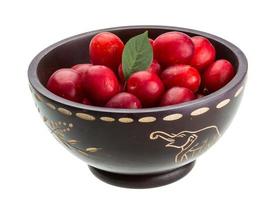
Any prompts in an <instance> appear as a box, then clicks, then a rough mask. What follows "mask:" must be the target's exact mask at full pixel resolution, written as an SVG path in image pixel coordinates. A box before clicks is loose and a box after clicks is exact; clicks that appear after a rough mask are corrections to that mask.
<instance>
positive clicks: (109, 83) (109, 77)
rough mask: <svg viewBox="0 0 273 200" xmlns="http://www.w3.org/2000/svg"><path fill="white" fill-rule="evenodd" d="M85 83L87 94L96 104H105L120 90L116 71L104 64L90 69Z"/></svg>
mask: <svg viewBox="0 0 273 200" xmlns="http://www.w3.org/2000/svg"><path fill="white" fill-rule="evenodd" d="M83 83H84V88H85V92H86V95H87V96H88V98H89V99H90V100H91V102H92V103H94V104H95V105H100V106H104V105H105V104H106V103H107V102H108V100H109V99H110V98H112V97H113V96H114V95H116V94H117V93H118V92H119V91H120V85H119V82H118V80H117V78H116V75H115V74H114V72H113V71H112V70H111V69H109V68H108V67H106V66H102V65H94V66H93V67H91V68H90V69H88V71H87V72H86V75H85V79H84V81H83Z"/></svg>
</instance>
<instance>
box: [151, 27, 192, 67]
mask: <svg viewBox="0 0 273 200" xmlns="http://www.w3.org/2000/svg"><path fill="white" fill-rule="evenodd" d="M153 49H154V57H155V59H156V60H157V61H158V62H159V64H160V65H162V66H163V67H168V66H171V65H176V64H190V62H191V59H192V56H193V53H194V46H193V42H192V40H191V38H190V37H189V36H188V35H186V34H185V33H181V32H175V31H173V32H167V33H163V34H161V35H159V36H158V37H157V38H156V39H155V40H154V42H153Z"/></svg>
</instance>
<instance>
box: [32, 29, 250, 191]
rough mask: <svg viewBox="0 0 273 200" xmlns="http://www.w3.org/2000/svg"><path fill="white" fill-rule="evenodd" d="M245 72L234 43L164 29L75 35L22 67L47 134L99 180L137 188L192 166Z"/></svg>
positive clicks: (227, 118)
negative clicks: (50, 133) (26, 68)
mask: <svg viewBox="0 0 273 200" xmlns="http://www.w3.org/2000/svg"><path fill="white" fill-rule="evenodd" d="M106 33H107V34H106ZM103 34H106V36H104V35H103ZM98 35H99V36H100V37H97V36H98ZM196 37H197V39H194V38H196ZM96 38H97V39H96ZM149 39H150V40H149ZM109 40H110V41H111V40H113V42H109ZM152 40H153V41H152ZM176 40H179V41H176ZM92 41H96V43H95V45H92ZM100 43H101V44H102V45H103V46H104V48H103V49H97V50H95V53H94V52H93V53H94V55H93V53H92V50H93V48H101V47H100V45H99V44H100ZM122 44H123V45H122ZM88 47H89V48H88ZM134 47H137V48H134ZM174 48H177V49H174ZM172 49H173V53H174V54H173V57H170V56H171V55H172V53H171V52H172ZM213 50H215V52H214V51H213ZM164 51H165V53H164ZM94 56H95V57H96V56H98V57H96V58H94ZM100 56H102V57H100ZM161 56H162V57H161ZM153 63H155V64H156V66H153V67H152V65H153ZM63 66H65V67H66V68H63ZM151 68H152V69H153V70H151ZM246 74H247V60H246V58H245V56H244V54H243V53H242V51H241V50H240V49H239V48H237V47H236V46H234V45H233V44H231V43H230V42H228V41H226V40H224V39H221V38H219V37H217V36H214V35H211V34H208V33H204V32H200V31H196V30H190V29H184V28H176V27H164V26H132V27H118V28H110V29H105V30H100V31H92V32H89V33H85V34H81V35H78V36H74V37H71V38H68V39H65V40H63V41H61V42H58V43H56V44H54V45H52V46H50V47H48V48H46V49H45V50H43V51H42V52H41V53H40V54H38V55H37V56H36V57H35V58H34V59H33V61H32V63H31V64H30V66H29V70H28V76H29V82H30V89H31V92H32V94H33V97H34V100H35V104H36V106H37V108H38V111H39V112H40V114H41V116H42V119H43V121H44V123H45V124H46V125H47V126H48V128H49V129H50V131H51V132H52V134H53V136H54V137H55V138H56V139H57V140H58V141H59V142H60V143H61V144H63V146H64V147H65V148H67V149H68V150H69V151H70V152H72V153H73V154H74V155H76V156H77V157H78V158H80V159H82V160H83V161H85V162H86V163H87V164H88V166H89V167H90V169H91V171H92V172H93V173H94V174H95V175H96V176H97V177H98V178H100V179H102V180H104V181H106V182H108V183H111V184H114V185H119V186H124V187H134V188H145V187H155V186H160V185H164V184H167V183H171V182H173V181H175V180H178V179H179V178H181V177H183V176H185V175H186V174H187V173H188V172H189V171H190V170H191V168H192V167H193V164H194V162H195V160H196V159H197V157H199V156H200V155H201V154H203V153H204V152H205V151H206V150H207V149H209V148H210V147H211V146H212V145H213V144H214V143H215V142H216V141H217V140H218V139H219V138H220V137H221V136H222V135H223V133H224V132H225V130H226V129H227V127H228V125H229V124H230V122H231V120H232V118H233V116H234V114H235V112H236V110H237V108H238V106H239V103H240V100H241V97H242V91H243V89H244V86H245V80H246ZM122 77H123V78H122Z"/></svg>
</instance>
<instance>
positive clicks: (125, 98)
mask: <svg viewBox="0 0 273 200" xmlns="http://www.w3.org/2000/svg"><path fill="white" fill-rule="evenodd" d="M105 106H106V107H109V108H128V109H137V108H141V107H142V106H141V102H140V101H139V99H138V98H137V97H136V96H134V95H132V94H130V93H127V92H121V93H119V94H117V95H115V96H113V97H112V98H111V99H110V100H109V101H108V102H107V104H106V105H105Z"/></svg>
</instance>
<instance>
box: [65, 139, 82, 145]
mask: <svg viewBox="0 0 273 200" xmlns="http://www.w3.org/2000/svg"><path fill="white" fill-rule="evenodd" d="M67 142H68V143H69V144H72V145H73V144H77V143H79V141H78V140H67Z"/></svg>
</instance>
